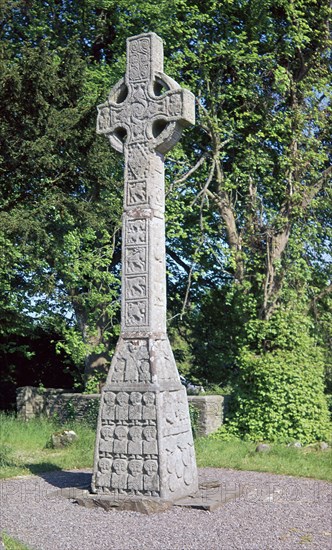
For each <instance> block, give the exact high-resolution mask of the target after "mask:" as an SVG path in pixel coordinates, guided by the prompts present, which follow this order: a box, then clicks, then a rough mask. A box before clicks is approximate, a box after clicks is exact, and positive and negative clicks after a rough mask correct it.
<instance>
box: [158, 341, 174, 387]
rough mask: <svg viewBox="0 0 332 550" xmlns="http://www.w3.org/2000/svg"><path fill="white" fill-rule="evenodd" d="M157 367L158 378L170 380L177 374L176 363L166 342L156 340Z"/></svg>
mask: <svg viewBox="0 0 332 550" xmlns="http://www.w3.org/2000/svg"><path fill="white" fill-rule="evenodd" d="M154 356H155V359H154V361H155V367H156V371H157V373H158V378H160V379H161V380H168V379H170V378H172V377H173V376H174V374H175V372H174V371H175V361H174V359H173V356H172V355H171V350H170V347H169V345H168V342H167V341H166V340H156V341H155V344H154Z"/></svg>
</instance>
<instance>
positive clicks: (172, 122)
mask: <svg viewBox="0 0 332 550" xmlns="http://www.w3.org/2000/svg"><path fill="white" fill-rule="evenodd" d="M147 36H148V38H149V40H148V39H143V38H141V37H134V40H133V41H132V39H129V41H128V42H129V44H128V59H127V72H126V76H125V78H122V79H121V80H120V81H119V82H118V83H117V84H116V85H115V86H114V87H113V88H112V90H111V92H110V94H109V97H108V101H107V102H106V103H103V104H102V105H99V106H98V112H99V114H98V121H97V132H98V133H99V134H104V135H106V136H107V137H108V138H109V140H110V143H111V146H112V147H113V148H114V149H116V150H117V151H119V152H120V153H123V152H124V150H125V147H126V146H128V145H134V144H140V143H141V144H143V143H144V144H145V145H146V146H147V148H148V149H150V150H151V151H153V150H155V151H158V152H159V153H162V154H164V153H167V151H169V150H170V149H171V148H172V147H173V146H174V145H175V144H176V143H177V141H178V140H179V138H180V136H181V133H182V130H183V128H185V127H186V126H188V125H190V124H193V123H194V120H195V112H194V96H193V94H192V93H191V92H189V91H188V90H185V89H182V88H181V87H180V86H179V84H178V83H177V82H176V81H175V80H173V79H172V78H170V77H169V76H167V75H166V74H164V73H163V72H162V71H160V70H157V69H162V55H161V56H160V59H158V56H157V58H156V59H157V63H156V62H154V59H153V58H152V55H151V56H150V55H149V53H148V52H149V48H148V47H147V45H149V44H150V42H151V51H152V50H154V52H155V51H156V50H158V47H160V43H159V42H160V39H159V38H158V37H157V36H156V35H154V33H150V34H149V35H147Z"/></svg>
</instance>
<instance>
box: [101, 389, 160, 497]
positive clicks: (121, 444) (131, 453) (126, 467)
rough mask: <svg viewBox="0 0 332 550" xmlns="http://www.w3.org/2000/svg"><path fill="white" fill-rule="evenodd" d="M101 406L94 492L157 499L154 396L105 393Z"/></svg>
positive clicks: (156, 442)
mask: <svg viewBox="0 0 332 550" xmlns="http://www.w3.org/2000/svg"><path fill="white" fill-rule="evenodd" d="M101 406H102V409H101V422H102V424H101V429H100V436H101V437H100V440H99V450H98V473H97V474H96V490H97V492H99V493H105V492H106V493H113V494H116V493H120V494H127V493H129V494H141V495H143V494H144V495H152V496H159V488H160V480H159V467H158V440H157V425H156V424H157V412H156V403H155V395H154V393H152V392H143V393H142V392H138V391H134V392H123V391H119V392H112V391H107V392H105V393H104V398H103V403H102V405H101ZM111 487H112V489H111Z"/></svg>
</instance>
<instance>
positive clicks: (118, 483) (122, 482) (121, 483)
mask: <svg viewBox="0 0 332 550" xmlns="http://www.w3.org/2000/svg"><path fill="white" fill-rule="evenodd" d="M126 488H127V461H126V460H124V459H123V458H116V459H115V460H114V461H113V474H112V489H115V491H116V492H118V493H120V494H124V493H125V492H126V491H125V489H126Z"/></svg>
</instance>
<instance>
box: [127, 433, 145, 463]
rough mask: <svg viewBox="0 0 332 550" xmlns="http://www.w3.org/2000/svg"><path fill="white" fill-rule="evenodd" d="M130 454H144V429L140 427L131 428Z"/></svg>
mask: <svg viewBox="0 0 332 550" xmlns="http://www.w3.org/2000/svg"><path fill="white" fill-rule="evenodd" d="M129 437H130V440H129V441H128V454H129V455H138V456H140V455H141V454H142V428H141V427H140V426H132V427H131V428H129Z"/></svg>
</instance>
